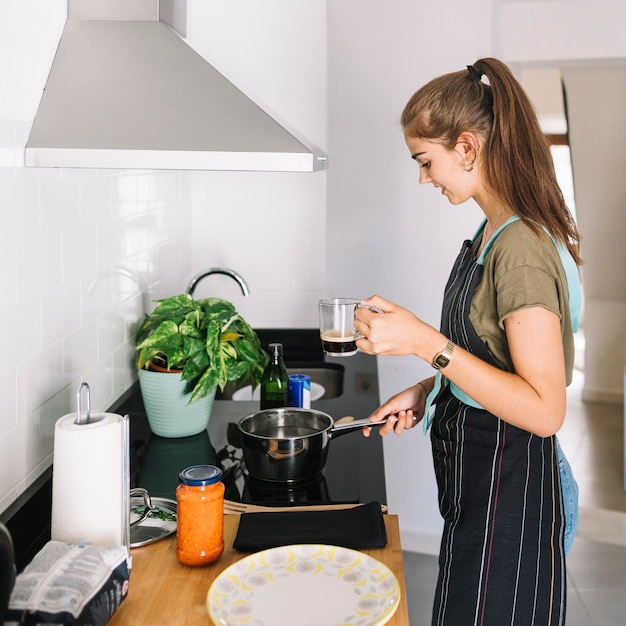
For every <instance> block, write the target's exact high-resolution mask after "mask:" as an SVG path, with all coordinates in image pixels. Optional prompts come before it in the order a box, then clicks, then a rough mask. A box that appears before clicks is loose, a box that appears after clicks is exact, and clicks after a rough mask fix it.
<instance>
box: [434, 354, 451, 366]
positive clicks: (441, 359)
mask: <svg viewBox="0 0 626 626" xmlns="http://www.w3.org/2000/svg"><path fill="white" fill-rule="evenodd" d="M449 362H450V359H449V358H448V357H447V356H446V355H445V354H438V355H437V357H436V358H435V365H436V366H437V367H445V366H446V365H448V363H449Z"/></svg>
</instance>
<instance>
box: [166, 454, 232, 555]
mask: <svg viewBox="0 0 626 626" xmlns="http://www.w3.org/2000/svg"><path fill="white" fill-rule="evenodd" d="M178 477H179V480H180V484H179V485H178V487H177V488H176V500H177V502H178V514H177V515H178V526H177V530H176V539H177V543H176V556H177V557H178V560H179V561H180V562H181V563H184V564H185V565H206V564H207V563H212V562H213V561H216V560H217V559H218V558H219V557H220V555H221V554H222V552H223V551H224V483H223V482H222V470H221V469H220V468H219V467H215V466H214V465H193V466H192V467H188V468H187V469H184V470H183V471H182V472H181V473H180V474H179V476H178Z"/></svg>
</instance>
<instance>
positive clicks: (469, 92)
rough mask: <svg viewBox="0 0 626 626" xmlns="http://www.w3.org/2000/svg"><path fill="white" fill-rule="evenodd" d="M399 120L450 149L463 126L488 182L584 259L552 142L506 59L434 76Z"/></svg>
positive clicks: (531, 224) (521, 213)
mask: <svg viewBox="0 0 626 626" xmlns="http://www.w3.org/2000/svg"><path fill="white" fill-rule="evenodd" d="M483 74H484V75H485V76H486V77H487V79H488V81H489V84H487V83H485V82H483V81H482V80H481V78H480V77H481V75H483ZM401 124H402V128H403V130H404V132H405V134H406V135H407V136H409V137H419V138H422V139H428V140H430V141H436V142H438V143H441V144H442V145H443V146H445V147H446V148H448V149H450V150H451V149H453V148H454V146H455V145H456V143H457V140H458V137H459V135H460V134H461V133H462V132H464V131H470V132H473V133H476V134H477V135H479V136H480V137H482V138H483V139H484V142H485V148H484V150H483V153H482V160H481V164H482V168H483V171H484V175H485V182H486V184H487V185H488V186H489V187H490V188H491V189H492V190H493V191H494V192H495V193H496V194H498V196H499V197H500V198H501V199H502V201H503V202H504V203H505V204H506V206H509V207H511V208H513V209H514V210H515V212H516V213H517V214H518V215H519V217H520V218H521V219H523V220H524V222H525V223H526V224H528V226H529V227H530V228H532V229H533V230H534V231H535V232H537V233H541V231H542V229H541V228H540V226H544V227H545V228H546V230H547V231H548V232H549V233H550V234H552V236H553V237H554V238H555V239H556V240H557V241H559V242H561V243H563V244H564V245H566V246H567V248H568V250H569V251H570V253H571V254H572V256H573V257H574V260H575V261H576V263H577V264H579V265H580V264H581V263H582V261H581V258H580V235H579V233H578V229H577V227H576V224H575V222H574V219H573V218H572V215H571V213H570V212H569V210H568V208H567V206H566V205H565V200H564V199H563V194H562V192H561V189H560V187H559V185H558V183H557V180H556V174H555V171H554V163H553V161H552V156H551V154H550V147H549V145H548V142H547V140H546V138H545V135H544V134H543V133H542V131H541V129H540V127H539V122H538V121H537V115H536V113H535V109H534V107H533V105H532V103H531V102H530V100H529V98H528V96H527V95H526V92H525V91H524V89H523V87H522V86H521V85H520V84H519V82H518V81H517V80H516V79H515V77H514V76H513V74H512V72H511V70H510V69H509V68H508V67H507V66H506V65H505V64H504V63H502V62H501V61H499V60H498V59H491V58H485V59H480V60H478V61H476V62H475V63H474V64H473V65H472V66H468V69H466V70H462V71H460V72H453V73H451V74H445V75H443V76H440V77H439V78H435V79H434V80H432V81H430V82H429V83H428V84H426V85H425V86H424V87H422V88H421V89H420V90H419V91H417V92H416V93H415V94H414V95H413V96H412V97H411V99H410V100H409V102H408V103H407V105H406V106H405V108H404V111H403V112H402V117H401Z"/></svg>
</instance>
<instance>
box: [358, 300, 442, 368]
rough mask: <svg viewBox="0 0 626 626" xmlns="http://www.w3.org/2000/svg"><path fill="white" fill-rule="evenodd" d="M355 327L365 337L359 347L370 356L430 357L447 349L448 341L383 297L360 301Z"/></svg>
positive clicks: (408, 312)
mask: <svg viewBox="0 0 626 626" xmlns="http://www.w3.org/2000/svg"><path fill="white" fill-rule="evenodd" d="M354 327H355V328H356V330H357V332H358V333H360V334H361V335H362V337H361V338H360V339H358V340H357V346H358V348H359V350H361V351H362V352H365V353H367V354H381V355H395V356H399V355H405V354H415V355H417V356H421V357H422V358H429V357H430V356H431V353H432V354H435V353H436V352H437V351H438V350H440V349H442V347H443V346H445V338H443V337H442V336H441V334H440V333H439V332H438V331H437V330H435V329H434V328H433V327H432V326H429V325H428V324H426V323H424V322H422V320H420V319H419V318H418V317H416V316H415V315H414V314H413V313H411V312H410V311H408V310H407V309H404V308H402V307H401V306H399V305H397V304H394V303H393V302H390V301H389V300H385V299H384V298H381V297H380V296H372V297H371V298H367V299H366V300H362V301H361V302H360V304H359V306H358V307H357V309H356V311H355V322H354ZM442 343H443V346H440V344H442ZM426 355H428V356H426Z"/></svg>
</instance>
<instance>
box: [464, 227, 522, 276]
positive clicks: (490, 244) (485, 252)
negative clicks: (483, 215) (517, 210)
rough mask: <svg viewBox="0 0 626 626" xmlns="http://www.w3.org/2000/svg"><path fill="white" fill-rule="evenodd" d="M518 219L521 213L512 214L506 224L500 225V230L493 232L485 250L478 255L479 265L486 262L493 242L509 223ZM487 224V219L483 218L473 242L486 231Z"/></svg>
mask: <svg viewBox="0 0 626 626" xmlns="http://www.w3.org/2000/svg"><path fill="white" fill-rule="evenodd" d="M518 219H519V215H512V216H511V217H509V219H508V220H507V221H506V222H504V224H502V226H500V228H498V230H496V232H495V233H493V235H491V239H490V240H489V241H488V242H487V245H486V246H485V247H484V248H483V251H482V252H481V253H480V256H479V257H478V259H476V263H477V264H478V265H483V263H484V262H485V257H486V256H487V253H488V252H489V250H491V246H493V244H494V242H495V240H496V238H497V237H498V235H499V234H500V233H501V232H502V231H503V230H504V229H505V228H506V227H507V226H508V225H509V224H512V223H513V222H516V221H517V220H518ZM486 224H487V220H483V222H482V224H481V225H480V226H479V227H478V230H477V231H476V234H475V235H474V238H473V239H472V243H473V242H474V241H476V239H478V237H479V236H480V234H481V233H482V232H483V231H484V229H485V225H486Z"/></svg>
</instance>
